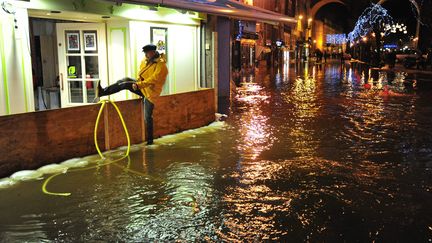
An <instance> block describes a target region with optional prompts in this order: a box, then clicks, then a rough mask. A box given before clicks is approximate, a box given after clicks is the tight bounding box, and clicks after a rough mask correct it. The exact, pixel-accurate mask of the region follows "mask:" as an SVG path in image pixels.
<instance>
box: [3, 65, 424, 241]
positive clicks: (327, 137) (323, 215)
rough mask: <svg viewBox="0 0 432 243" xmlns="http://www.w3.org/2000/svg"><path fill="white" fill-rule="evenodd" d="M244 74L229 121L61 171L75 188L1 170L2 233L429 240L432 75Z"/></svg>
mask: <svg viewBox="0 0 432 243" xmlns="http://www.w3.org/2000/svg"><path fill="white" fill-rule="evenodd" d="M240 81H241V82H240V83H239V87H238V89H237V94H236V97H235V100H234V104H233V110H232V112H231V114H230V117H229V119H228V121H227V122H226V124H222V123H217V124H213V125H212V126H209V127H207V128H204V129H198V130H195V131H188V132H185V133H182V134H179V135H175V136H167V137H164V138H162V139H160V140H158V141H157V145H156V146H153V147H151V148H147V149H145V148H144V147H143V146H141V145H138V146H135V147H134V149H133V150H132V153H131V156H130V158H129V160H128V159H125V160H123V161H120V162H118V163H114V164H110V165H107V166H98V167H97V168H95V169H91V170H84V171H81V172H78V171H76V172H68V173H65V174H62V175H60V176H58V177H57V178H56V179H55V180H53V181H52V182H51V183H50V185H49V188H50V189H51V190H53V191H69V192H71V193H72V195H71V196H70V197H53V196H48V195H45V194H43V193H41V190H40V188H41V185H42V182H43V181H41V180H31V181H24V182H20V183H16V184H13V183H9V182H11V181H5V180H2V181H1V183H0V185H2V187H4V188H3V189H0V198H1V200H0V219H1V223H0V241H1V242H13V241H31V242H39V241H60V242H62V241H66V242H81V241H128V242H139V241H154V240H160V241H186V242H189V241H215V242H219V241H234V242H236V241H247V242H249V241H268V240H272V241H294V242H297V241H312V242H316V241H330V242H333V241H348V242H351V241H361V242H363V241H366V242H369V241H385V242H393V241H404V242H427V241H431V239H432V208H431V207H430V204H431V202H432V193H431V191H432V172H431V170H432V149H431V148H432V123H431V119H430V117H432V107H431V105H430V104H431V97H432V96H431V95H432V92H431V91H432V89H431V88H430V87H429V88H428V86H427V85H426V84H425V82H428V81H427V79H425V78H422V77H412V76H408V75H407V74H405V73H380V72H376V71H372V70H366V69H361V68H355V67H350V66H340V65H319V66H302V65H296V66H294V67H291V68H288V66H284V67H283V68H282V70H278V71H275V72H274V73H266V72H258V73H256V75H255V76H247V77H246V78H242V79H241V80H240ZM122 153H123V151H122V150H120V151H114V152H112V153H108V154H107V155H109V156H111V157H113V158H116V157H118V156H121V154H122ZM95 161H97V157H96V156H92V157H88V158H83V159H78V160H72V161H68V162H65V163H64V165H77V166H78V164H77V163H79V166H89V167H90V166H94V163H95ZM53 168H54V167H53ZM37 177H39V176H37Z"/></svg>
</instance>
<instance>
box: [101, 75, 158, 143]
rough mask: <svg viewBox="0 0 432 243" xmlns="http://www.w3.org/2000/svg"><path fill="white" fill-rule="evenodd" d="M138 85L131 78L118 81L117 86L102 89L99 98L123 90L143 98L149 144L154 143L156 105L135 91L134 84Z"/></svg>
mask: <svg viewBox="0 0 432 243" xmlns="http://www.w3.org/2000/svg"><path fill="white" fill-rule="evenodd" d="M134 83H136V80H135V79H131V78H124V79H120V80H119V81H117V82H116V83H115V84H112V85H110V86H108V87H106V88H102V89H101V90H100V91H99V96H107V95H112V94H115V93H118V92H120V91H122V90H129V91H130V92H132V93H134V94H137V95H139V96H141V97H142V98H143V102H144V119H145V123H146V130H147V142H150V143H152V142H153V109H154V104H153V103H152V102H150V101H149V100H148V99H147V98H146V97H145V96H144V94H143V93H142V92H141V90H139V89H137V90H134V89H133V84H134Z"/></svg>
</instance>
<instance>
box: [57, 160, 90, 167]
mask: <svg viewBox="0 0 432 243" xmlns="http://www.w3.org/2000/svg"><path fill="white" fill-rule="evenodd" d="M60 164H61V165H63V166H66V167H67V168H78V167H84V166H86V165H88V164H89V162H88V161H87V160H85V159H70V160H66V161H65V162H62V163H60Z"/></svg>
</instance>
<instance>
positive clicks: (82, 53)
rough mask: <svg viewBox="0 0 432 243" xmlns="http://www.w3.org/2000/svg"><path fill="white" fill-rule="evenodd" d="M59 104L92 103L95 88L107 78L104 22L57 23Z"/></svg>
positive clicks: (64, 105)
mask: <svg viewBox="0 0 432 243" xmlns="http://www.w3.org/2000/svg"><path fill="white" fill-rule="evenodd" d="M56 29H57V42H58V43H57V44H58V60H59V64H58V65H59V75H60V96H61V104H62V105H61V106H62V107H68V106H76V105H82V104H86V103H93V100H94V98H95V88H96V86H97V82H98V81H100V80H107V62H106V60H107V58H106V41H105V40H106V37H105V24H103V23H58V24H56Z"/></svg>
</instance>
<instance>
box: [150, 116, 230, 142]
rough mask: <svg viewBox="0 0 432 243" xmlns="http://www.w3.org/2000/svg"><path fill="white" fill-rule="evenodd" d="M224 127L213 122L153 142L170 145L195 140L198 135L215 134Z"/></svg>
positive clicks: (220, 123) (219, 123)
mask: <svg viewBox="0 0 432 243" xmlns="http://www.w3.org/2000/svg"><path fill="white" fill-rule="evenodd" d="M225 127H226V123H225V122H223V121H216V122H213V123H211V124H210V125H208V126H205V127H200V128H196V129H191V130H186V131H183V132H181V133H176V134H171V135H166V136H163V137H161V138H158V139H156V140H155V142H156V143H157V144H161V145H170V144H173V143H175V142H178V141H179V140H182V139H187V138H195V137H196V136H197V135H199V134H205V133H208V132H215V131H217V130H221V129H224V128H225ZM147 147H148V146H147Z"/></svg>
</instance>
